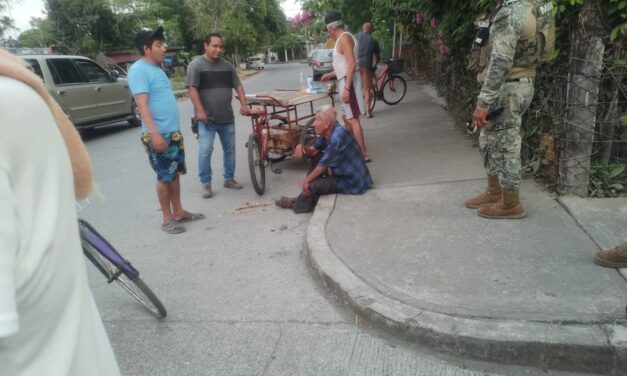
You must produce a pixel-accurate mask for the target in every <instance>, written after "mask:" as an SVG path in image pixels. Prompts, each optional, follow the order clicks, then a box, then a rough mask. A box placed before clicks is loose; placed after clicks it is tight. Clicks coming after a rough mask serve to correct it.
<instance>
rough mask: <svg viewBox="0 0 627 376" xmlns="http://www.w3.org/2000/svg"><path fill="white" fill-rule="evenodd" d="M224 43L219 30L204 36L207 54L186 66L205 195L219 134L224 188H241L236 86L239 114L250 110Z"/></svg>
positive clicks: (209, 183)
mask: <svg viewBox="0 0 627 376" xmlns="http://www.w3.org/2000/svg"><path fill="white" fill-rule="evenodd" d="M223 54H224V42H223V40H222V36H220V34H218V33H210V34H208V35H207V37H206V38H205V54H204V55H202V56H200V57H198V58H196V59H194V61H192V62H191V63H190V64H189V67H188V68H187V90H188V91H189V96H190V98H191V100H192V103H193V104H194V112H195V114H196V119H197V121H198V134H197V135H196V137H197V138H198V177H199V178H200V183H201V184H202V186H203V189H202V197H204V198H209V197H211V196H212V190H211V154H212V153H213V142H214V140H215V136H216V133H217V134H218V136H219V137H220V143H221V144H222V150H223V152H224V161H223V163H224V187H226V188H231V189H241V188H242V186H241V185H240V184H239V183H237V182H236V181H235V179H234V175H235V123H234V121H235V116H234V114H233V107H232V106H231V101H232V99H233V89H235V91H236V92H237V96H238V98H239V101H240V113H241V114H242V115H247V114H248V113H249V112H250V109H249V108H248V104H247V102H246V94H245V93H244V88H243V87H242V84H241V82H240V80H239V77H237V72H236V71H235V68H234V67H233V65H231V64H230V63H228V62H227V61H225V60H224V59H222V55H223Z"/></svg>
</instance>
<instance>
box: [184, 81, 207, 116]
mask: <svg viewBox="0 0 627 376" xmlns="http://www.w3.org/2000/svg"><path fill="white" fill-rule="evenodd" d="M187 92H188V93H189V98H190V99H191V100H192V103H193V104H194V109H195V110H196V117H197V118H198V120H199V121H200V122H202V123H203V124H207V120H208V119H207V113H206V112H205V108H204V107H203V106H202V102H201V101H200V94H198V88H196V87H195V86H189V87H188V88H187Z"/></svg>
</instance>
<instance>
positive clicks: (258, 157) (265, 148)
mask: <svg viewBox="0 0 627 376" xmlns="http://www.w3.org/2000/svg"><path fill="white" fill-rule="evenodd" d="M333 94H334V93H333V91H331V92H328V93H305V92H300V91H274V92H270V93H259V94H252V95H246V99H247V101H248V105H249V107H250V108H251V111H250V117H251V122H252V127H253V131H252V133H251V134H250V136H248V142H247V143H246V147H247V148H248V167H249V169H250V179H251V181H252V183H253V187H254V188H255V192H257V194H259V195H262V194H263V193H264V191H265V188H266V172H265V170H266V167H270V169H271V170H272V172H274V173H280V169H277V168H274V167H273V163H276V162H279V161H282V160H284V159H285V158H287V157H288V156H291V155H292V154H293V153H294V149H295V148H296V146H297V145H298V144H303V145H307V144H308V143H309V142H310V141H311V140H312V139H313V138H314V137H315V134H314V129H313V128H314V127H313V122H314V116H315V112H314V102H315V101H319V100H321V99H325V98H328V99H330V100H331V104H333Z"/></svg>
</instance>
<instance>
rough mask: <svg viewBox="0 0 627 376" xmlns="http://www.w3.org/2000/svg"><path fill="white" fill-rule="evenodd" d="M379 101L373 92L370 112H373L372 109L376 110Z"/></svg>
mask: <svg viewBox="0 0 627 376" xmlns="http://www.w3.org/2000/svg"><path fill="white" fill-rule="evenodd" d="M375 103H377V96H376V94H372V100H371V101H370V112H372V110H374V104H375Z"/></svg>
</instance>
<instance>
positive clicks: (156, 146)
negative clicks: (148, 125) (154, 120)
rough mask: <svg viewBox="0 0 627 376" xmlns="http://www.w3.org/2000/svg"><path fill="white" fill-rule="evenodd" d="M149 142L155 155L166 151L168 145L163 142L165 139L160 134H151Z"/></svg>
mask: <svg viewBox="0 0 627 376" xmlns="http://www.w3.org/2000/svg"><path fill="white" fill-rule="evenodd" d="M150 140H151V141H150V143H151V144H152V149H153V150H154V151H156V152H157V153H163V152H164V151H166V150H168V143H167V142H166V141H165V138H163V136H162V135H161V133H151V134H150Z"/></svg>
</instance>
